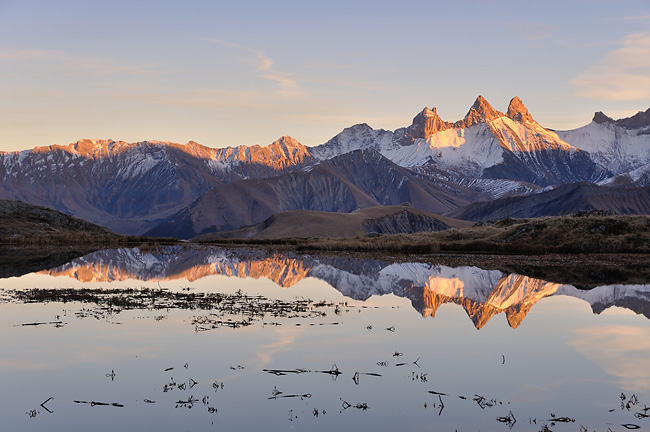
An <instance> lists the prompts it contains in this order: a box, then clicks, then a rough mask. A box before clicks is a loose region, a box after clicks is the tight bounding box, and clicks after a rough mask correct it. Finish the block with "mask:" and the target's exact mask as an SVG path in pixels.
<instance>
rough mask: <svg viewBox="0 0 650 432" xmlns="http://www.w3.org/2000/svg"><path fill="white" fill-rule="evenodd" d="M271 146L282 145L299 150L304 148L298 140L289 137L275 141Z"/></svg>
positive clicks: (285, 136) (284, 136)
mask: <svg viewBox="0 0 650 432" xmlns="http://www.w3.org/2000/svg"><path fill="white" fill-rule="evenodd" d="M271 145H282V146H286V147H298V148H302V147H304V146H303V145H302V144H300V143H299V142H298V140H296V139H294V138H291V137H290V136H289V135H283V136H281V137H280V138H279V139H278V140H277V141H274V142H273V143H272V144H271Z"/></svg>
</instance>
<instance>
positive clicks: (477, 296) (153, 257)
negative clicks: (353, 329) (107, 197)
mask: <svg viewBox="0 0 650 432" xmlns="http://www.w3.org/2000/svg"><path fill="white" fill-rule="evenodd" d="M40 273H42V274H48V275H51V276H68V277H71V278H74V279H77V280H79V281H81V282H113V281H124V280H127V279H135V280H141V281H167V280H175V279H186V280H188V281H195V280H198V279H201V278H204V277H206V276H212V275H224V276H235V277H238V278H248V277H250V278H254V279H259V278H266V279H269V280H272V281H273V282H275V283H277V284H278V285H280V286H281V287H284V288H288V287H291V286H293V285H295V284H297V283H298V282H300V281H301V280H303V279H305V278H309V277H310V278H317V279H320V280H323V281H325V282H326V283H328V284H329V285H331V286H332V287H334V288H335V289H336V290H338V291H339V292H341V293H342V294H343V295H344V296H347V297H349V298H352V299H355V300H366V299H368V298H369V297H371V296H374V295H385V294H391V293H392V294H394V295H396V296H399V297H406V298H408V299H409V300H410V301H411V304H412V305H413V307H414V308H415V309H416V310H417V311H418V312H420V313H421V314H422V315H423V316H424V317H427V316H432V317H433V316H435V313H436V311H437V310H438V308H439V307H440V306H441V305H443V304H445V303H455V304H457V305H460V306H462V307H463V309H464V310H465V311H466V312H467V315H468V316H469V318H470V319H471V320H472V322H473V324H474V326H475V327H476V328H477V329H481V328H482V327H483V326H485V324H486V323H487V322H488V321H489V320H490V319H491V318H492V317H493V316H494V315H497V314H500V313H505V316H506V319H507V321H508V324H509V325H510V326H511V327H512V328H516V327H518V326H519V325H520V324H521V322H522V321H523V319H524V318H525V316H526V314H527V313H528V311H529V310H530V309H531V307H532V306H533V305H534V304H535V303H537V301H539V300H540V299H542V298H544V297H548V296H553V295H564V296H570V297H575V298H579V299H582V300H584V301H586V302H587V303H589V304H590V305H591V308H592V310H593V311H594V313H600V312H602V311H603V310H605V309H607V308H609V307H611V306H619V307H624V308H627V309H630V310H632V311H634V312H636V313H637V314H643V315H644V316H645V317H647V318H650V285H607V286H599V287H596V288H593V289H591V290H588V291H585V290H579V289H577V288H575V287H574V286H572V285H566V284H564V285H563V284H560V283H554V282H548V281H545V280H541V279H536V278H532V277H528V276H524V275H519V274H508V273H504V272H502V271H500V270H483V269H480V268H477V267H456V268H452V267H447V266H442V265H433V264H427V263H419V262H412V263H389V262H384V261H380V260H370V259H366V260H357V259H351V258H340V257H322V256H319V257H314V256H298V255H294V254H278V253H276V254H268V253H265V252H262V251H259V250H227V249H220V248H198V247H185V248H184V247H167V248H162V249H158V250H140V249H137V248H135V249H112V250H103V251H99V252H95V253H92V254H90V255H86V256H84V257H82V258H78V259H75V260H73V261H71V262H70V263H68V264H65V265H63V266H59V267H56V268H53V269H50V270H44V271H41V272H40Z"/></svg>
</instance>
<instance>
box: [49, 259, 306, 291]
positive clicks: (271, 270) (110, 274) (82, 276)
mask: <svg viewBox="0 0 650 432" xmlns="http://www.w3.org/2000/svg"><path fill="white" fill-rule="evenodd" d="M136 270H137V269H136ZM140 270H143V269H140ZM161 270H163V271H160V272H151V271H150V272H143V271H140V272H138V271H134V269H133V268H123V267H120V266H119V265H113V264H112V263H104V262H101V261H100V262H95V261H92V262H85V263H75V262H73V263H70V264H67V265H65V266H62V267H58V268H55V269H52V270H45V271H42V272H41V273H42V274H49V275H50V276H68V277H71V278H73V279H76V280H78V281H80V282H84V283H88V282H113V281H124V280H127V279H135V280H145V281H153V282H162V281H169V280H177V279H185V280H187V281H190V282H194V281H196V280H199V279H202V278H204V277H207V276H215V275H223V276H235V277H238V278H247V277H252V278H253V279H259V278H262V277H263V278H267V279H270V280H272V281H273V282H275V283H276V284H278V285H280V286H281V287H283V288H289V287H291V286H293V285H295V284H296V283H298V282H300V281H301V280H302V279H304V278H305V277H307V273H308V271H309V269H307V268H305V265H304V263H303V262H302V261H299V260H295V259H290V258H283V257H280V256H274V257H268V258H264V259H260V260H241V261H240V260H223V259H219V260H218V261H216V262H214V263H207V264H194V265H192V266H191V267H189V268H187V269H179V270H178V271H170V272H167V271H164V270H166V269H161Z"/></svg>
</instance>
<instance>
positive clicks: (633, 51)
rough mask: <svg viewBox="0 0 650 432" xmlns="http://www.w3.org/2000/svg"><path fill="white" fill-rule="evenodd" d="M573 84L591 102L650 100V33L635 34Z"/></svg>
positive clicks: (622, 41) (578, 92)
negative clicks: (603, 100) (600, 100)
mask: <svg viewBox="0 0 650 432" xmlns="http://www.w3.org/2000/svg"><path fill="white" fill-rule="evenodd" d="M571 84H573V85H574V86H576V87H577V88H578V90H577V92H576V95H577V96H580V97H584V98H590V99H605V100H619V101H631V100H640V99H648V98H650V33H648V32H644V33H634V34H631V35H628V36H626V37H625V38H623V40H621V42H620V44H619V47H618V48H617V49H615V50H614V51H612V52H610V53H608V54H607V55H606V56H605V57H604V58H602V59H601V60H600V61H599V62H598V63H596V64H594V65H592V66H590V67H589V68H587V69H586V70H585V71H584V72H582V73H581V74H580V75H578V76H577V77H576V78H575V79H573V80H572V81H571Z"/></svg>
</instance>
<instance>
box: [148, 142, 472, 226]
mask: <svg viewBox="0 0 650 432" xmlns="http://www.w3.org/2000/svg"><path fill="white" fill-rule="evenodd" d="M475 196H476V194H475V192H473V191H472V190H471V189H469V188H466V187H462V186H456V185H453V184H449V183H448V182H444V181H440V180H438V179H436V178H433V177H431V176H426V175H416V174H414V173H412V172H411V171H409V170H407V169H405V168H402V167H400V166H398V165H396V164H394V163H392V162H390V161H389V160H388V159H386V158H385V157H383V156H381V155H380V154H379V153H377V152H376V151H375V150H372V149H365V150H357V151H353V152H351V153H347V154H344V155H341V156H337V157H334V158H333V159H330V160H327V161H324V162H322V163H320V164H317V165H315V166H313V167H310V168H309V169H306V170H303V171H301V172H294V173H289V174H284V175H281V176H277V177H271V178H268V179H256V180H244V181H239V182H233V183H229V184H225V185H219V186H216V187H214V188H213V189H211V190H210V191H208V192H207V193H205V194H204V195H203V196H201V198H199V199H197V200H196V201H194V202H193V203H192V204H191V205H189V206H188V207H186V208H184V209H183V210H182V211H180V212H179V213H177V214H175V215H173V216H171V217H170V218H168V219H167V220H166V221H165V222H163V223H161V224H160V225H158V226H157V227H155V228H154V229H152V230H150V231H148V232H147V233H145V234H146V235H149V236H159V237H168V236H172V237H178V238H191V237H194V236H197V235H200V234H204V233H208V232H213V231H230V230H233V229H237V228H239V227H242V226H246V225H253V224H256V223H259V222H262V221H264V220H265V219H267V218H268V217H270V216H272V215H273V214H275V213H279V212H286V211H291V210H314V211H325V212H343V213H349V212H352V211H355V210H358V209H360V208H367V207H374V206H378V205H398V204H401V203H403V202H409V203H410V204H411V205H412V206H413V207H415V208H419V209H423V210H425V211H430V212H433V213H442V212H446V211H449V210H451V209H454V208H457V207H460V206H463V205H465V204H468V203H469V202H470V201H471V199H472V198H473V197H475Z"/></svg>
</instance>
